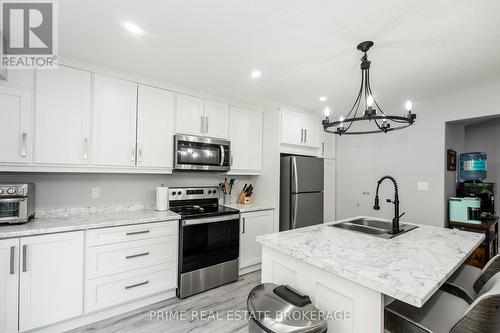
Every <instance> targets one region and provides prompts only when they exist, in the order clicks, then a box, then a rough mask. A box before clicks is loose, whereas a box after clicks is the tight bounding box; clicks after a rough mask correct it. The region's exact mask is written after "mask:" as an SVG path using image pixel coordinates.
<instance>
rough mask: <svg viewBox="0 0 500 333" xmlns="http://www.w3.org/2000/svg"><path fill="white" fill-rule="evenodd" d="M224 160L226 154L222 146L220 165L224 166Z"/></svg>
mask: <svg viewBox="0 0 500 333" xmlns="http://www.w3.org/2000/svg"><path fill="white" fill-rule="evenodd" d="M225 159H226V152H225V151H224V146H223V145H221V146H220V165H221V166H223V165H224V160H225Z"/></svg>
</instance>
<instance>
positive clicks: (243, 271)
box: [238, 263, 260, 276]
mask: <svg viewBox="0 0 500 333" xmlns="http://www.w3.org/2000/svg"><path fill="white" fill-rule="evenodd" d="M258 270H260V263H258V264H254V265H250V266H247V267H244V268H240V270H239V271H238V275H239V276H241V275H245V274H248V273H252V272H255V271H258Z"/></svg>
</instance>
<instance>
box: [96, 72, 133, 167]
mask: <svg viewBox="0 0 500 333" xmlns="http://www.w3.org/2000/svg"><path fill="white" fill-rule="evenodd" d="M136 109H137V84H136V83H133V82H130V81H125V80H120V79H116V78H112V77H108V76H104V75H99V74H95V75H94V110H93V117H92V119H93V120H92V134H93V137H92V161H93V164H94V165H97V166H114V167H125V166H130V167H131V166H135V159H136Z"/></svg>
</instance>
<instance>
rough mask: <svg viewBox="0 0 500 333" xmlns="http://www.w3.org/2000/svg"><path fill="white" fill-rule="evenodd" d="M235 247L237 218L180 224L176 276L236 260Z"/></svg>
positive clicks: (237, 245) (237, 243)
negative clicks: (177, 272)
mask: <svg viewBox="0 0 500 333" xmlns="http://www.w3.org/2000/svg"><path fill="white" fill-rule="evenodd" d="M239 243H240V216H239V214H232V215H223V216H217V217H209V218H199V219H196V218H195V219H189V220H182V223H181V230H180V243H179V273H180V274H182V273H187V272H191V271H195V270H197V269H200V268H205V267H209V266H212V265H217V264H220V263H223V262H226V261H231V260H236V259H238V258H239V252H240V251H239Z"/></svg>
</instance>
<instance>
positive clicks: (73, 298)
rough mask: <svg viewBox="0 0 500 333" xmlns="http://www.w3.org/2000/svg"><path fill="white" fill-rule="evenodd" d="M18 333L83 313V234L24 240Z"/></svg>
mask: <svg viewBox="0 0 500 333" xmlns="http://www.w3.org/2000/svg"><path fill="white" fill-rule="evenodd" d="M20 246H21V260H20V270H19V271H20V273H19V276H20V278H19V283H20V285H19V331H27V330H31V329H34V328H37V327H41V326H45V325H49V324H53V323H56V322H59V321H62V320H65V319H68V318H72V317H75V316H78V315H81V314H82V311H83V264H84V263H83V249H84V245H83V231H77V232H67V233H61V234H53V235H43V236H33V237H26V238H21V240H20Z"/></svg>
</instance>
